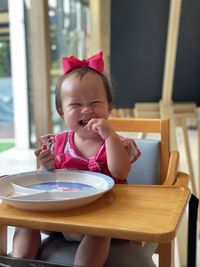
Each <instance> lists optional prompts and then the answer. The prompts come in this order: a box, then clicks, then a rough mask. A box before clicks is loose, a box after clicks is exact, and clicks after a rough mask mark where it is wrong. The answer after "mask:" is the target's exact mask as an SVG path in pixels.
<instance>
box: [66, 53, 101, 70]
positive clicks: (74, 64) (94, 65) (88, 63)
mask: <svg viewBox="0 0 200 267" xmlns="http://www.w3.org/2000/svg"><path fill="white" fill-rule="evenodd" d="M102 57H103V52H102V51H100V52H99V53H97V54H96V55H94V56H91V57H89V58H86V59H83V60H80V59H78V58H76V57H74V56H71V57H64V58H62V65H63V71H64V74H66V73H68V72H70V71H71V70H74V69H78V68H81V67H89V68H91V69H94V70H96V71H98V72H103V70H104V62H103V58H102Z"/></svg>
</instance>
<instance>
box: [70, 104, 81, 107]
mask: <svg viewBox="0 0 200 267" xmlns="http://www.w3.org/2000/svg"><path fill="white" fill-rule="evenodd" d="M70 106H71V107H80V106H81V104H80V103H71V104H70Z"/></svg>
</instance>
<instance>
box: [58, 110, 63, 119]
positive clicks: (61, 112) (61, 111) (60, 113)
mask: <svg viewBox="0 0 200 267" xmlns="http://www.w3.org/2000/svg"><path fill="white" fill-rule="evenodd" d="M58 113H59V115H60V116H61V117H62V118H63V115H64V112H63V110H62V108H58Z"/></svg>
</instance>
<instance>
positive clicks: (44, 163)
mask: <svg viewBox="0 0 200 267" xmlns="http://www.w3.org/2000/svg"><path fill="white" fill-rule="evenodd" d="M34 153H35V156H36V157H37V160H38V161H39V162H40V163H41V167H42V169H46V170H51V169H54V168H55V164H54V155H53V152H52V151H51V149H50V148H48V147H47V146H46V145H42V146H41V147H40V148H38V149H36V150H35V152H34Z"/></svg>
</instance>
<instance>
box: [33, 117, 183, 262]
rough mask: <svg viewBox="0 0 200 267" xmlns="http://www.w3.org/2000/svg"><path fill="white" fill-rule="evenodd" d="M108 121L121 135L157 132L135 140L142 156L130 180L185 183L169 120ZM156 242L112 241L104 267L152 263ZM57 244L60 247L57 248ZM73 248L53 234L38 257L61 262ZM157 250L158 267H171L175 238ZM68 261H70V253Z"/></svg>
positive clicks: (132, 181) (126, 119)
mask: <svg viewBox="0 0 200 267" xmlns="http://www.w3.org/2000/svg"><path fill="white" fill-rule="evenodd" d="M109 122H110V124H111V125H112V127H113V129H114V130H115V131H116V132H123V134H124V132H128V135H129V137H130V136H131V133H132V135H133V133H134V135H135V134H136V133H145V134H147V133H151V134H152V133H153V134H156V139H154V140H152V139H151V140H149V139H143V140H140V139H135V141H136V143H137V145H138V146H139V148H140V150H141V153H142V155H141V157H140V158H139V159H138V160H137V161H136V162H135V163H134V164H133V168H132V169H131V171H130V173H129V177H128V181H129V183H138V184H143V183H145V184H161V185H167V186H174V185H178V186H187V183H188V175H187V174H184V173H180V172H178V171H177V168H178V158H179V153H178V152H177V151H172V152H171V151H170V140H169V120H167V119H132V118H110V119H109ZM123 134H122V135H123ZM157 134H158V135H159V136H157ZM144 164H145V165H144ZM144 166H145V168H144ZM147 173H148V175H147ZM147 178H148V180H147ZM157 245H158V244H149V243H148V244H144V243H143V244H141V243H140V244H139V245H138V244H137V243H135V242H134V243H133V242H129V241H125V240H113V242H112V245H111V252H110V255H109V257H108V260H107V262H106V264H105V267H111V266H122V265H123V267H126V266H127V267H128V266H131V267H134V266H148V267H150V266H155V265H154V263H153V261H152V255H153V253H154V252H155V250H156V247H157ZM58 247H59V249H57V248H58ZM76 248H77V243H76V242H67V241H65V240H64V239H63V237H61V236H59V237H58V235H57V234H55V235H53V236H52V237H50V238H49V239H47V240H45V242H44V244H43V248H42V249H41V251H40V252H39V255H38V257H39V259H41V260H47V261H55V262H58V261H60V262H61V263H64V262H67V259H69V258H70V257H71V254H75V251H76ZM55 249H56V252H55ZM156 252H157V253H158V254H159V266H160V267H173V266H174V241H172V242H171V243H169V244H159V246H158V248H157V250H156ZM118 254H120V258H119V257H118V256H117V255H118ZM120 259H123V261H124V262H123V263H119V262H120ZM71 261H72V262H73V256H72V259H71ZM121 261H122V260H121ZM141 261H142V262H141ZM117 264H118V265H117ZM120 264H122V265H120Z"/></svg>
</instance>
